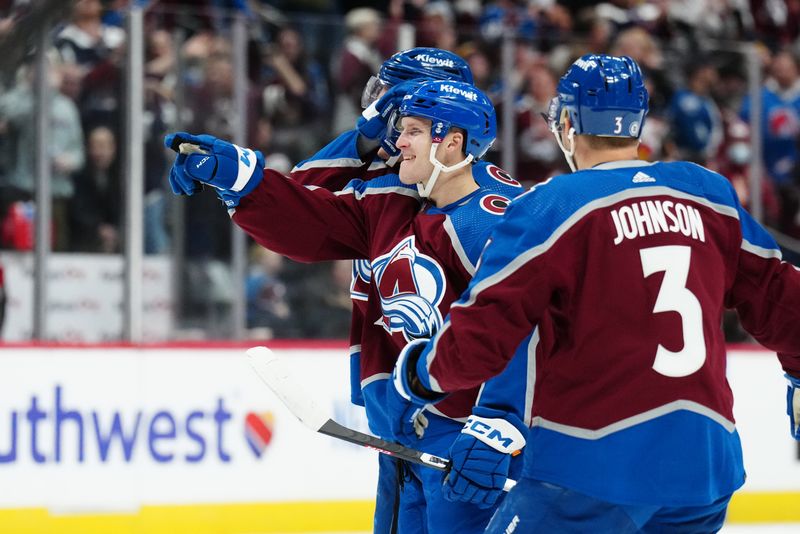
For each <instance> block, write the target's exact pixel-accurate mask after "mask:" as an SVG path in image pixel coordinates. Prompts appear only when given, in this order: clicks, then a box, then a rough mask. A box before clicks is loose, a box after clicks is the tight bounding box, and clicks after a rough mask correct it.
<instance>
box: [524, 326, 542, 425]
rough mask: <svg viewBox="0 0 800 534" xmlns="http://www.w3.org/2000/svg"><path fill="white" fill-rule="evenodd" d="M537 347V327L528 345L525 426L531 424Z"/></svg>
mask: <svg viewBox="0 0 800 534" xmlns="http://www.w3.org/2000/svg"><path fill="white" fill-rule="evenodd" d="M538 346H539V327H536V329H535V330H534V331H533V335H532V336H531V340H530V342H529V343H528V383H527V384H526V386H525V412H524V413H525V424H526V425H528V426H531V425H532V424H533V419H531V417H532V416H533V392H534V389H535V387H536V348H537V347H538Z"/></svg>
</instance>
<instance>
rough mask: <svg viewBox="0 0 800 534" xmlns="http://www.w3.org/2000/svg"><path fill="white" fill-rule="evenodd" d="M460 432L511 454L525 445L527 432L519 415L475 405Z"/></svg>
mask: <svg viewBox="0 0 800 534" xmlns="http://www.w3.org/2000/svg"><path fill="white" fill-rule="evenodd" d="M487 416H488V417H487ZM491 416H495V417H491ZM461 433H462V434H468V435H470V436H473V437H474V438H475V439H477V440H479V441H482V442H483V443H485V444H486V445H488V446H490V447H491V448H493V449H495V450H497V451H500V452H502V453H506V454H513V453H515V452H517V451H518V450H520V449H522V448H523V447H524V446H525V443H526V441H525V436H526V435H527V433H528V432H527V428H526V427H525V425H523V424H522V421H520V419H519V417H517V416H516V415H514V414H512V413H507V412H502V411H500V410H494V409H492V408H484V407H482V406H475V407H474V408H473V409H472V415H470V416H469V418H468V419H467V422H466V424H465V425H464V428H462V429H461Z"/></svg>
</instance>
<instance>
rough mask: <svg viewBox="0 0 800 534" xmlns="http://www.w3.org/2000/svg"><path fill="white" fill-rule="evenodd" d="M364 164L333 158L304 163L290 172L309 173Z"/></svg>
mask: <svg viewBox="0 0 800 534" xmlns="http://www.w3.org/2000/svg"><path fill="white" fill-rule="evenodd" d="M362 165H364V162H363V161H361V160H360V159H357V158H334V159H315V160H312V161H304V162H302V163H300V164H298V165H295V167H294V168H293V169H292V172H293V173H295V172H302V171H309V170H311V169H329V168H340V167H355V168H358V167H361V166H362Z"/></svg>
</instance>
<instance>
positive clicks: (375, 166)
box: [367, 161, 389, 172]
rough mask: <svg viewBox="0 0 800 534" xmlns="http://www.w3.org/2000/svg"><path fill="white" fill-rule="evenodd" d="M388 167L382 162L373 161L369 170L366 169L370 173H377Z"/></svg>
mask: <svg viewBox="0 0 800 534" xmlns="http://www.w3.org/2000/svg"><path fill="white" fill-rule="evenodd" d="M388 167H389V166H388V165H386V164H385V163H384V162H382V161H373V162H372V163H370V164H369V168H368V169H367V170H368V171H370V172H374V171H379V170H383V169H386V168H388Z"/></svg>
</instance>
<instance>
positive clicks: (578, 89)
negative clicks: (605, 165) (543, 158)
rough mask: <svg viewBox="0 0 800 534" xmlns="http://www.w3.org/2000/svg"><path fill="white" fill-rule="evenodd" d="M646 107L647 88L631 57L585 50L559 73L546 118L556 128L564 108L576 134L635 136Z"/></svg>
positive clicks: (637, 133)
mask: <svg viewBox="0 0 800 534" xmlns="http://www.w3.org/2000/svg"><path fill="white" fill-rule="evenodd" d="M647 110H648V94H647V89H646V88H645V86H644V79H643V77H642V71H641V69H639V65H637V64H636V62H635V61H634V60H633V59H631V58H629V57H627V56H620V57H617V56H608V55H599V54H597V55H596V54H587V55H585V56H582V57H581V58H579V59H578V60H576V61H575V62H574V63H573V64H572V66H571V67H570V68H569V70H567V72H566V74H564V76H562V77H561V80H560V81H559V83H558V89H557V96H556V97H555V98H554V99H553V100H552V102H551V103H550V109H549V112H548V117H547V118H548V122H549V124H550V127H551V129H553V130H557V129H558V128H560V127H561V121H562V115H563V113H564V112H565V111H566V113H567V114H568V116H569V120H570V123H571V124H572V128H574V129H575V134H577V135H596V136H602V137H632V138H637V139H638V138H639V136H640V135H641V132H642V126H643V125H644V117H645V115H646V114H647Z"/></svg>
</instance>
